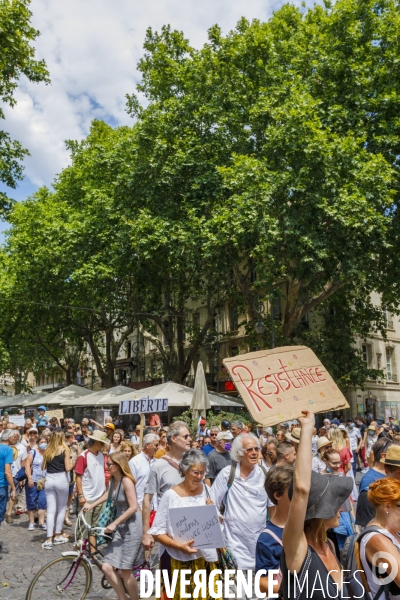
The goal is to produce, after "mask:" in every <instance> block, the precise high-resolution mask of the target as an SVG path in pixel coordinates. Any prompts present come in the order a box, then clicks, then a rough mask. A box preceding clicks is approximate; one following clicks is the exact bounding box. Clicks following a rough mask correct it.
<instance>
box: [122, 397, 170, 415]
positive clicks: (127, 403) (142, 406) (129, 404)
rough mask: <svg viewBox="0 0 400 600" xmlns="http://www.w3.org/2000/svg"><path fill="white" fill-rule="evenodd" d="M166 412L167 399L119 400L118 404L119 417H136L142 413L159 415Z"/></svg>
mask: <svg viewBox="0 0 400 600" xmlns="http://www.w3.org/2000/svg"><path fill="white" fill-rule="evenodd" d="M167 410H168V398H155V399H153V398H150V396H147V398H138V399H137V400H135V397H133V398H132V400H121V402H120V403H119V414H120V415H137V414H139V415H140V414H143V413H152V412H155V413H159V412H166V411H167Z"/></svg>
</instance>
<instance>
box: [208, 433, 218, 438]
mask: <svg viewBox="0 0 400 600" xmlns="http://www.w3.org/2000/svg"><path fill="white" fill-rule="evenodd" d="M217 435H218V434H217V433H210V437H217Z"/></svg>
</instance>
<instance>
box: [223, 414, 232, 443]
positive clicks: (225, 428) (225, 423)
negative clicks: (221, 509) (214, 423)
mask: <svg viewBox="0 0 400 600" xmlns="http://www.w3.org/2000/svg"><path fill="white" fill-rule="evenodd" d="M221 431H223V432H224V433H227V434H228V435H229V436H230V439H231V440H232V439H233V434H232V432H231V423H230V421H228V419H222V421H221Z"/></svg>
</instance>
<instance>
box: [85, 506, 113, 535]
mask: <svg viewBox="0 0 400 600" xmlns="http://www.w3.org/2000/svg"><path fill="white" fill-rule="evenodd" d="M83 515H84V512H83V510H82V511H81V512H80V513H79V515H78V518H80V519H82V521H83V523H84V525H85V527H86V528H87V530H88V532H89V534H90V533H91V532H92V531H98V532H99V533H98V535H101V536H104V537H106V538H108V539H110V540H111V539H112V538H111V536H110V535H109V534H107V533H104V531H105V530H106V529H107V527H92V526H91V525H89V523H88V522H87V521H86V519H85V517H84V516H83Z"/></svg>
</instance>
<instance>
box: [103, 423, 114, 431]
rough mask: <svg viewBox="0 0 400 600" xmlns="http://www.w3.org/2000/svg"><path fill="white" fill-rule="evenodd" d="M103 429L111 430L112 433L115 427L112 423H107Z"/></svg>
mask: <svg viewBox="0 0 400 600" xmlns="http://www.w3.org/2000/svg"><path fill="white" fill-rule="evenodd" d="M104 429H112V430H113V431H114V430H115V425H113V424H112V423H107V425H104Z"/></svg>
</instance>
